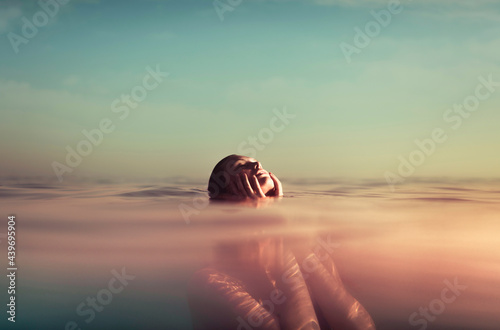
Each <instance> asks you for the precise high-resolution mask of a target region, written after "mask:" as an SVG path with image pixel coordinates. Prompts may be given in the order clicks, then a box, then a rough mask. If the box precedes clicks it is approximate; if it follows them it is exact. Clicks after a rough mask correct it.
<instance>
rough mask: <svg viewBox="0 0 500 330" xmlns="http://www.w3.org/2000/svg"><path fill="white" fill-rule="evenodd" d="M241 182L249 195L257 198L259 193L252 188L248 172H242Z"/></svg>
mask: <svg viewBox="0 0 500 330" xmlns="http://www.w3.org/2000/svg"><path fill="white" fill-rule="evenodd" d="M241 183H242V185H243V187H244V189H245V191H246V193H247V196H248V197H250V198H253V199H256V198H257V195H255V192H254V191H253V189H252V186H251V185H250V181H248V176H247V175H246V173H242V174H241Z"/></svg>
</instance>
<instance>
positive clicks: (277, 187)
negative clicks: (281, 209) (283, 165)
mask: <svg viewBox="0 0 500 330" xmlns="http://www.w3.org/2000/svg"><path fill="white" fill-rule="evenodd" d="M269 176H270V177H271V179H273V182H274V192H273V194H272V195H270V196H274V197H283V186H282V185H281V181H280V180H278V177H277V176H276V175H274V174H273V173H270V172H269Z"/></svg>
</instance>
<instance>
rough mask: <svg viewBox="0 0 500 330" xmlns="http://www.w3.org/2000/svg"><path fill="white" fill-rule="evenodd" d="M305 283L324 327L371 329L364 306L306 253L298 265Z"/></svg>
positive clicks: (319, 262) (354, 329) (340, 282)
mask: <svg viewBox="0 0 500 330" xmlns="http://www.w3.org/2000/svg"><path fill="white" fill-rule="evenodd" d="M302 266H303V268H304V272H306V273H307V275H308V276H307V278H306V281H307V284H309V288H310V289H311V294H312V296H313V297H314V299H315V301H316V302H317V303H318V305H319V308H320V309H321V311H322V312H323V314H324V316H325V318H326V320H327V322H328V324H329V325H330V326H331V327H332V328H335V329H337V328H338V329H349V330H362V329H370V330H371V329H375V324H374V323H373V320H372V318H371V317H370V315H369V314H368V312H367V311H366V310H365V309H364V307H363V306H362V305H361V304H360V303H359V301H357V300H356V299H355V298H354V297H353V296H351V295H350V294H349V292H348V291H347V290H346V288H345V287H344V285H343V283H342V281H341V279H340V277H338V276H335V274H332V273H331V272H330V271H328V270H327V269H326V268H325V265H324V263H322V262H321V261H320V260H319V258H318V256H317V255H316V254H314V253H312V254H310V255H309V256H308V257H307V258H305V259H304V261H303V262H302Z"/></svg>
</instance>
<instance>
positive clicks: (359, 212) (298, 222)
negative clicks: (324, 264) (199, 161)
mask: <svg viewBox="0 0 500 330" xmlns="http://www.w3.org/2000/svg"><path fill="white" fill-rule="evenodd" d="M21 182H22V183H21ZM283 184H284V187H285V197H284V198H283V199H282V200H276V201H274V202H269V203H261V204H259V205H235V204H227V203H209V204H208V203H207V205H205V204H203V203H201V202H200V201H202V198H206V197H205V195H204V189H205V187H206V183H205V182H197V181H195V182H193V181H184V182H180V181H179V180H177V181H175V182H170V183H165V182H162V183H161V184H150V183H147V184H136V183H111V182H104V183H95V182H80V183H72V184H66V185H59V184H55V183H51V182H43V181H37V182H35V181H33V182H32V183H28V182H27V181H26V180H23V181H16V180H4V182H3V184H2V185H1V186H0V197H1V199H0V206H1V210H2V214H3V215H2V216H3V217H4V218H7V215H9V214H15V215H16V218H17V223H18V225H17V230H16V231H17V234H16V238H17V241H16V242H17V247H18V250H17V253H18V254H17V262H18V267H19V271H18V288H19V290H18V294H17V298H16V299H17V300H18V305H17V315H16V316H17V317H16V319H17V322H16V323H17V324H16V325H18V326H19V327H29V328H37V329H57V328H59V329H63V328H64V327H65V325H66V324H67V323H68V322H70V321H74V322H76V323H77V324H78V326H79V327H80V328H82V329H109V328H110V327H111V326H112V327H115V328H120V329H133V328H134V329H139V328H140V329H160V328H165V329H183V328H190V327H191V326H192V323H191V322H192V321H191V315H190V311H189V306H188V303H187V300H186V292H187V286H188V281H189V279H190V277H191V276H192V274H193V273H194V272H195V271H197V270H199V269H201V268H203V267H205V266H207V265H209V264H210V263H212V262H213V261H214V256H215V255H216V253H215V252H214V251H216V250H217V249H220V247H221V246H231V245H232V246H238V244H244V243H246V242H252V241H259V240H265V239H268V238H277V237H278V238H280V239H282V240H284V241H285V242H287V244H288V245H289V246H291V247H295V248H299V247H308V246H313V245H314V244H316V243H315V242H317V237H323V238H324V239H328V240H330V242H332V243H333V245H332V246H334V247H335V248H334V249H333V259H334V261H335V264H336V267H337V269H338V272H339V274H340V276H341V278H342V280H343V282H344V284H345V286H346V287H347V288H348V290H349V292H350V293H351V294H352V295H353V296H354V297H355V298H356V299H358V300H359V301H360V302H361V304H362V305H363V306H364V307H365V308H366V309H367V311H368V312H369V313H370V314H371V316H372V318H373V320H374V321H375V324H376V326H377V328H378V329H420V328H421V327H422V326H423V324H424V323H425V324H426V326H427V329H498V327H499V325H500V316H499V314H498V311H499V310H500V300H499V297H500V252H499V251H500V250H499V249H498V246H499V241H498V237H497V236H498V234H497V233H498V231H499V230H500V224H499V222H498V218H499V215H500V204H499V202H500V189H499V188H498V182H489V181H469V182H467V181H460V182H450V181H446V180H441V181H440V180H427V181H420V182H412V183H408V184H403V185H400V186H398V187H397V189H396V192H391V191H390V189H389V187H388V186H387V184H386V183H385V182H375V181H362V182H349V181H328V180H316V181H314V180H294V181H288V182H287V181H283ZM200 197H201V198H200ZM194 199H195V200H197V201H198V202H195V201H194ZM179 205H187V206H190V207H192V208H193V210H195V212H193V213H192V214H191V215H190V216H189V221H186V217H183V214H182V213H181V211H180V210H179ZM5 232H6V228H0V233H5ZM0 240H1V243H0V245H1V246H2V250H3V251H5V248H6V241H5V239H3V236H2V237H0ZM123 268H125V271H126V273H127V274H130V275H131V276H135V278H134V279H133V280H130V281H129V283H128V285H127V286H126V287H124V289H123V291H121V292H120V293H117V294H114V295H113V297H112V301H111V302H110V303H109V304H107V305H105V306H103V307H104V309H103V310H102V311H100V312H96V313H95V317H94V318H93V319H92V320H91V321H89V322H88V323H87V322H86V321H87V320H88V318H89V314H85V315H83V316H82V315H79V314H78V313H77V307H78V306H79V305H80V304H81V303H82V302H84V301H85V300H86V299H87V297H92V296H93V297H95V296H96V295H97V294H98V293H99V291H100V290H102V289H103V288H107V286H108V282H109V281H110V279H111V278H112V277H113V273H112V271H113V270H116V271H118V272H120V271H121V270H122V269H123ZM446 283H452V284H453V283H458V284H459V285H460V287H464V286H465V287H466V288H465V289H464V290H459V291H458V294H457V295H456V296H454V297H453V295H452V293H450V292H452V291H448V292H447V293H446V295H445V298H446V299H447V301H451V300H453V301H452V302H445V303H439V302H436V300H441V301H442V300H443V298H442V297H443V296H442V292H443V290H444V289H445V288H447V287H448V286H447V284H446ZM1 285H2V287H6V285H7V282H6V279H5V278H3V279H2V281H1ZM452 298H455V299H452ZM446 299H445V300H446ZM442 306H444V308H441V307H442ZM85 308H86V309H85ZM85 308H84V309H82V311H85V310H87V309H88V307H85ZM420 308H426V309H427V310H429V311H430V313H431V314H430V316H431V317H429V318H427V319H426V317H425V316H422V315H421V313H420V312H419V309H420ZM441 309H442V310H441ZM432 311H434V312H438V313H432ZM414 313H417V315H416V316H414V318H413V322H414V323H415V324H416V325H415V324H410V321H409V318H410V316H411V315H412V314H414ZM430 319H431V320H430ZM2 322H6V320H2Z"/></svg>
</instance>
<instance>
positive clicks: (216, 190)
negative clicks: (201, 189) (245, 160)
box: [208, 154, 241, 199]
mask: <svg viewBox="0 0 500 330" xmlns="http://www.w3.org/2000/svg"><path fill="white" fill-rule="evenodd" d="M239 157H241V156H238V155H235V154H232V155H229V156H226V157H224V158H222V159H221V160H220V161H219V162H218V163H217V165H215V167H214V169H213V170H212V174H210V179H209V180H208V195H209V196H210V198H212V199H216V198H218V197H219V196H220V195H221V194H224V193H227V186H228V184H229V176H230V173H229V170H230V165H231V163H230V160H232V159H235V158H239Z"/></svg>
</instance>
